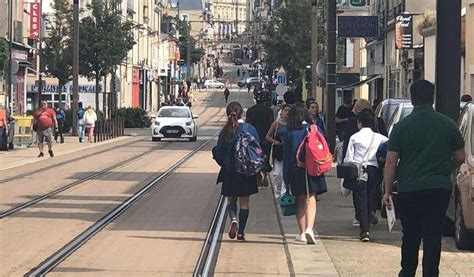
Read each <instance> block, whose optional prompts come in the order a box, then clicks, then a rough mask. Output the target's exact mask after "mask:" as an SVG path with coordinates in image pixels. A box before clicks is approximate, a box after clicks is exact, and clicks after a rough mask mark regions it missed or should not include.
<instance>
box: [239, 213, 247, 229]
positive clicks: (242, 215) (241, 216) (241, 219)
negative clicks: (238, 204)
mask: <svg viewBox="0 0 474 277" xmlns="http://www.w3.org/2000/svg"><path fill="white" fill-rule="evenodd" d="M248 218H249V209H240V211H239V234H243V233H244V231H245V225H247V219H248Z"/></svg>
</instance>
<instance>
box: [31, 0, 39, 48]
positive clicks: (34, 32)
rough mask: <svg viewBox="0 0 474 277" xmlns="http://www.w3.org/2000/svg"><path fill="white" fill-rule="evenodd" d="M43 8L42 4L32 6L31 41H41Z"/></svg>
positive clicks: (32, 4)
mask: <svg viewBox="0 0 474 277" xmlns="http://www.w3.org/2000/svg"><path fill="white" fill-rule="evenodd" d="M40 31H41V6H40V3H31V4H30V39H35V40H38V39H40Z"/></svg>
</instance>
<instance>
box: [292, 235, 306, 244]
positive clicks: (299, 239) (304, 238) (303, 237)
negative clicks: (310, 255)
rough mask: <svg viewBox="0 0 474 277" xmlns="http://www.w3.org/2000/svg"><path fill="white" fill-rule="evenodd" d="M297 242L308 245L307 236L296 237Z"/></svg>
mask: <svg viewBox="0 0 474 277" xmlns="http://www.w3.org/2000/svg"><path fill="white" fill-rule="evenodd" d="M295 241H297V242H304V243H306V242H307V240H306V235H305V234H304V233H303V234H300V235H296V238H295Z"/></svg>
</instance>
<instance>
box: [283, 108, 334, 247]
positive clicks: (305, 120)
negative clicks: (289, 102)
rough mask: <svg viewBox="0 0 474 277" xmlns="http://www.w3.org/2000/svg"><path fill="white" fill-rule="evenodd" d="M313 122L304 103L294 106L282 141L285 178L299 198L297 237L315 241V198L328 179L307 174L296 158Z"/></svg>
mask: <svg viewBox="0 0 474 277" xmlns="http://www.w3.org/2000/svg"><path fill="white" fill-rule="evenodd" d="M310 124H311V117H310V115H309V112H308V109H307V108H306V106H305V105H304V104H301V103H298V104H295V105H294V106H292V107H291V109H290V111H289V112H288V125H287V128H288V135H287V137H286V139H285V140H284V141H283V179H284V182H285V184H286V185H287V186H289V188H290V190H291V194H293V195H294V196H295V197H296V205H297V210H296V221H297V223H298V228H299V235H297V236H296V239H295V240H296V241H299V242H306V243H308V244H315V243H316V239H315V238H314V232H313V228H314V223H315V220H316V197H317V196H318V195H320V194H323V193H325V192H326V191H327V185H326V179H325V177H324V175H322V176H310V175H308V174H307V173H306V169H305V168H302V167H298V166H297V161H296V154H297V151H298V148H299V146H300V144H301V142H302V141H303V139H305V137H306V135H307V134H308V131H307V129H308V127H309V126H310ZM320 131H321V130H319V132H320ZM307 188H308V189H307Z"/></svg>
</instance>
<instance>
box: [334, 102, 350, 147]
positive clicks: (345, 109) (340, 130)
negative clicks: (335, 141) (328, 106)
mask: <svg viewBox="0 0 474 277" xmlns="http://www.w3.org/2000/svg"><path fill="white" fill-rule="evenodd" d="M351 109H352V100H351V98H350V97H347V96H346V97H344V104H343V105H342V106H340V107H339V108H338V109H337V113H336V130H337V136H338V137H339V141H343V140H344V131H345V130H346V126H347V122H348V121H349V118H350V117H352V116H354V114H353V113H352V111H351Z"/></svg>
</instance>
